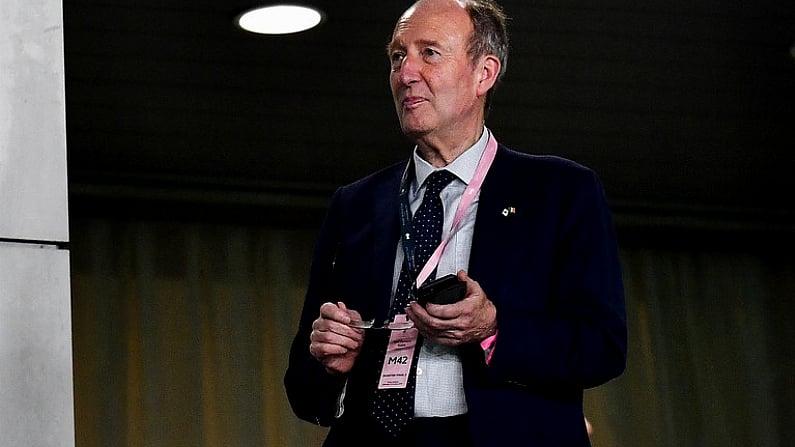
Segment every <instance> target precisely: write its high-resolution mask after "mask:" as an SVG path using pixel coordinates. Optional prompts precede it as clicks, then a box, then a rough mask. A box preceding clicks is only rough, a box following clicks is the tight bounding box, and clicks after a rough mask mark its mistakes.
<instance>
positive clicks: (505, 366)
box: [284, 145, 627, 447]
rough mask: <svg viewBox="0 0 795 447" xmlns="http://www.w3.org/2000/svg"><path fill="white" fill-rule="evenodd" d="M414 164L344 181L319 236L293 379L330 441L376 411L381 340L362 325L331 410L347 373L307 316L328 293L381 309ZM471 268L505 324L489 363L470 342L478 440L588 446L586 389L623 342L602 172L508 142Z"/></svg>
mask: <svg viewBox="0 0 795 447" xmlns="http://www.w3.org/2000/svg"><path fill="white" fill-rule="evenodd" d="M405 167H406V163H405V162H403V163H399V164H396V165H394V166H391V167H389V168H386V169H384V170H382V171H379V172H377V173H375V174H372V175H370V176H368V177H366V178H364V179H362V180H359V181H357V182H355V183H353V184H350V185H347V186H344V187H342V188H340V189H339V190H337V191H336V193H335V194H334V196H333V198H332V200H331V204H330V207H329V210H328V214H327V216H326V219H325V221H324V223H323V225H322V228H321V231H320V234H319V238H318V242H317V246H316V249H315V255H314V259H313V263H312V268H311V272H310V280H309V285H308V288H307V293H306V301H305V305H304V309H303V313H302V315H301V319H300V322H299V327H298V331H297V334H296V336H295V339H294V341H293V344H292V347H291V352H290V359H289V366H288V369H287V371H286V373H285V378H284V383H285V390H286V392H287V396H288V399H289V401H290V404H291V406H292V409H293V411H294V412H295V414H296V415H297V416H298V417H300V418H302V419H304V420H307V421H310V422H313V423H317V424H320V425H323V426H331V430H330V432H329V437H328V439H327V442H326V444H324V445H326V446H330V445H344V444H345V443H350V442H352V441H351V439H349V436H352V435H355V434H356V432H357V428H356V425H357V424H359V425H361V424H362V423H365V422H366V421H367V419H366V418H367V417H368V414H369V412H370V408H369V405H370V402H371V394H370V393H371V392H372V389H371V388H372V386H373V384H374V383H375V380H376V379H375V377H374V376H373V372H372V369H373V367H372V364H373V363H372V362H373V361H374V360H375V359H374V358H373V355H374V354H373V351H374V349H372V342H371V343H370V346H369V347H368V341H371V340H372V339H373V338H374V337H373V336H371V334H367V337H366V339H365V345H364V348H363V351H362V354H360V356H359V358H358V359H357V362H356V366H355V367H354V369H353V371H352V372H351V374H350V375H349V376H348V377H347V389H346V398H345V412H344V414H343V416H342V417H341V418H335V416H334V413H335V410H336V408H337V403H336V402H337V396H338V395H339V392H340V390H341V389H342V386H343V384H344V383H345V380H346V379H345V378H335V377H332V376H330V375H328V374H327V373H326V372H325V370H324V368H323V366H322V365H321V364H320V363H319V362H317V361H316V360H315V359H314V358H312V356H311V355H310V354H309V349H308V346H309V334H310V332H311V330H312V328H311V325H312V321H313V320H314V319H315V318H317V316H318V314H319V309H320V305H321V304H322V303H324V302H327V301H332V302H336V301H343V302H345V304H346V305H347V307H348V308H349V309H356V310H358V311H360V312H361V314H362V316H363V317H364V318H377V319H383V318H385V317H386V314H387V313H388V307H389V300H390V295H391V287H392V279H393V269H394V262H395V252H396V249H397V244H398V240H399V230H400V222H399V216H398V208H399V206H398V189H399V187H400V178H401V174H402V173H403V170H404V169H405ZM510 209H513V212H506V210H510ZM468 274H469V275H470V277H472V278H473V279H474V280H476V281H478V282H479V283H480V285H481V287H482V288H483V290H484V291H485V292H486V294H487V296H488V298H489V299H490V300H491V301H493V302H494V305H495V306H496V308H497V320H498V331H499V334H498V337H497V344H496V347H495V349H494V354H493V357H492V360H491V363H490V364H489V365H486V364H485V361H484V355H483V351H482V350H481V348H480V346H479V345H478V344H477V343H473V344H470V345H465V346H463V347H462V349H461V355H462V359H463V363H464V387H465V395H466V400H467V406H468V409H469V416H470V421H471V426H472V437H473V439H474V441H475V445H476V446H489V447H495V446H503V445H516V444H517V443H518V444H519V445H524V444H525V443H526V444H527V445H534V446H547V445H549V446H553V445H555V446H556V445H572V446H588V445H590V444H589V441H588V436H587V433H586V431H585V426H584V422H583V411H582V399H583V390H584V389H587V388H591V387H595V386H598V385H601V384H604V383H606V382H608V381H609V380H611V379H613V378H615V377H617V376H619V375H620V374H621V373H622V372H623V371H624V368H625V364H626V352H627V340H626V316H625V309H624V292H623V284H622V278H621V270H620V262H619V255H618V248H617V243H616V239H615V233H614V228H613V222H612V218H611V216H610V211H609V208H608V205H607V201H606V198H605V194H604V191H603V188H602V186H601V184H600V182H599V179H598V177H597V176H596V174H595V173H594V172H593V171H591V170H589V169H588V168H586V167H584V166H581V165H579V164H577V163H575V162H572V161H569V160H566V159H563V158H559V157H554V156H533V155H528V154H523V153H520V152H516V151H513V150H510V149H508V148H506V147H505V146H502V145H500V146H499V148H498V152H497V155H496V157H495V159H494V162H493V164H492V166H491V169H490V170H489V172H488V174H487V176H486V178H485V180H484V183H483V186H482V189H481V192H480V198H479V204H478V210H477V217H476V221H475V228H474V234H473V240H472V251H471V255H470V261H469V271H468ZM363 421H365V422H363Z"/></svg>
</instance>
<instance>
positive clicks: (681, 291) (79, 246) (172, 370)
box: [70, 218, 795, 447]
mask: <svg viewBox="0 0 795 447" xmlns="http://www.w3.org/2000/svg"><path fill="white" fill-rule="evenodd" d="M70 233H71V256H72V258H71V262H72V265H71V268H72V301H73V321H72V325H73V346H74V388H75V418H76V438H77V439H76V440H77V446H78V447H95V446H96V447H107V446H130V447H132V446H135V447H138V446H146V447H150V446H151V447H166V446H168V447H172V446H186V447H187V446H190V447H197V446H208V447H209V446H213V447H216V446H217V447H222V446H223V447H237V446H240V447H243V446H246V447H249V446H268V447H271V446H298V447H310V446H319V445H320V443H321V442H322V439H323V436H324V435H325V429H323V428H321V427H316V426H313V425H312V424H309V423H306V422H303V421H299V420H298V419H297V418H295V417H294V416H293V414H292V412H291V411H290V408H289V405H288V403H287V401H286V397H285V395H284V390H283V386H282V375H283V373H284V369H285V367H286V363H287V353H288V348H289V343H290V341H291V338H292V335H293V332H294V330H295V325H296V323H297V320H298V314H299V312H300V307H301V304H302V300H303V294H304V288H305V285H306V281H307V276H308V271H309V264H310V262H311V255H312V246H313V243H314V239H315V235H316V229H314V228H296V229H288V228H279V227H268V226H262V225H244V224H239V225H238V224H210V223H190V222H178V221H167V220H149V221H146V220H140V221H125V220H110V219H99V218H97V219H91V218H84V219H75V220H74V221H73V222H72V223H71V232H70ZM621 256H622V262H623V268H624V279H625V286H626V292H627V311H628V324H629V335H630V348H629V364H628V367H627V371H626V373H625V374H624V375H623V376H621V377H620V378H618V379H616V380H614V381H612V382H610V383H608V384H606V385H604V386H602V387H598V388H596V389H593V390H588V391H587V392H586V402H585V403H586V405H585V408H586V414H587V416H588V418H589V420H590V421H591V422H592V424H593V426H594V430H595V433H594V437H593V444H594V446H596V447H608V446H627V447H630V446H631V447H637V446H644V447H656V446H671V447H674V446H675V447H683V446H693V447H703V446H742V447H746V446H771V447H772V446H784V445H795V442H793V440H795V437H793V435H792V430H791V427H790V426H791V425H792V423H793V422H795V415H794V414H793V406H792V402H793V401H795V395H794V394H795V383H793V377H795V363H794V361H793V358H795V355H793V354H795V353H794V352H793V350H794V348H793V344H794V343H795V335H794V334H795V331H793V325H792V324H791V323H790V321H789V320H790V318H791V317H792V316H793V315H795V313H793V307H795V306H793V298H795V259H793V257H792V256H791V255H789V254H778V253H776V252H775V250H773V249H771V250H766V251H756V252H753V251H750V250H744V251H736V252H735V251H719V250H705V249H699V248H698V247H695V248H692V249H688V250H684V249H681V248H680V249H673V248H671V249H665V250H663V249H659V248H650V247H644V246H642V245H636V244H633V246H632V247H623V246H622V249H621Z"/></svg>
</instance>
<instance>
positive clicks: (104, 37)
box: [63, 0, 795, 219]
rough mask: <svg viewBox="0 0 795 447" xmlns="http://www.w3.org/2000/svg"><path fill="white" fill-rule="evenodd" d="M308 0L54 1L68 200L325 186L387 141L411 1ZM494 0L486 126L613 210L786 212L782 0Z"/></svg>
mask: <svg viewBox="0 0 795 447" xmlns="http://www.w3.org/2000/svg"><path fill="white" fill-rule="evenodd" d="M316 3H317V4H319V5H320V7H321V8H322V9H323V10H324V11H325V13H326V20H325V22H324V23H323V24H322V25H321V26H320V27H319V28H316V29H314V30H311V31H309V32H306V33H303V34H296V35H287V36H270V37H266V36H257V35H252V34H248V33H246V32H243V31H241V30H238V29H236V28H235V26H234V23H233V19H234V17H235V16H236V15H237V14H238V13H240V12H241V11H243V10H245V9H247V8H249V7H250V6H252V3H251V2H248V1H241V0H190V1H188V0H115V1H114V0H104V1H101V0H64V2H63V12H64V30H65V31H64V35H65V61H66V104H67V105H66V112H67V115H66V118H67V147H68V157H69V176H70V188H71V193H72V197H73V199H74V200H77V201H79V200H81V199H84V198H86V197H90V196H103V197H106V198H113V197H114V196H122V195H125V194H126V195H128V196H138V197H139V198H140V197H147V194H149V195H150V196H152V197H154V196H156V195H157V194H158V193H162V192H163V191H165V190H168V191H172V193H173V191H182V194H184V195H185V196H186V197H187V196H190V195H191V194H193V195H194V196H196V197H205V198H206V197H210V196H212V195H213V194H216V193H220V194H221V196H223V197H225V199H223V198H222V199H221V200H236V199H235V198H237V199H239V200H242V201H246V200H249V201H253V202H256V201H257V200H260V199H261V198H262V197H265V196H268V197H270V199H269V200H277V201H278V200H285V201H290V200H293V199H295V198H296V197H299V196H300V197H304V198H305V199H306V200H309V201H312V200H315V201H316V202H317V203H324V201H325V199H326V198H327V197H328V195H329V194H330V193H331V191H332V190H333V188H334V187H336V186H338V185H340V184H343V183H346V182H350V181H352V180H354V179H357V178H359V177H361V176H363V175H365V174H367V173H369V172H370V171H373V170H375V169H377V168H380V167H382V166H384V165H386V164H389V163H392V162H394V161H397V160H401V159H403V158H405V157H406V156H407V155H408V153H409V150H410V147H411V145H410V144H409V142H408V141H406V140H405V139H404V138H403V136H402V135H401V133H400V132H399V128H398V125H397V120H396V116H395V112H394V109H393V106H392V102H391V97H390V93H389V88H388V85H387V74H388V64H387V60H386V57H385V54H384V46H385V44H386V42H387V40H388V38H389V36H390V34H391V31H392V27H393V24H394V22H395V19H396V18H397V17H398V16H399V15H400V13H401V12H402V11H403V10H404V9H405V8H406V7H407V6H408V4H409V2H405V1H400V2H395V1H388V2H383V1H339V0H338V1H319V2H316ZM502 4H503V5H504V7H505V9H506V11H507V12H508V14H509V15H510V16H511V17H512V21H511V32H512V54H511V59H510V61H509V64H508V65H509V67H508V72H507V74H506V77H505V80H504V83H503V84H502V85H501V87H500V89H499V90H498V91H497V94H496V98H495V104H494V109H493V111H492V113H491V115H490V117H489V120H488V123H487V124H488V125H489V127H490V128H491V129H492V130H493V131H494V132H495V134H496V136H497V138H498V140H500V141H501V142H502V143H505V144H507V145H509V146H512V147H514V148H516V149H519V150H521V151H524V152H530V153H553V154H557V155H561V156H564V157H568V158H572V159H574V160H577V161H579V162H581V163H583V164H586V165H588V166H590V167H592V168H594V169H595V170H596V171H597V172H598V173H599V175H600V177H601V178H602V180H603V182H604V184H605V187H606V189H607V193H608V196H609V198H610V200H611V201H612V202H613V203H614V204H615V206H616V207H617V208H622V207H623V208H622V209H657V210H662V209H674V208H675V209H679V210H688V209H689V210H724V211H727V210H728V212H735V211H738V212H741V213H746V214H748V213H765V215H766V216H768V219H777V218H778V217H776V216H780V217H782V218H784V219H792V215H793V214H795V205H794V204H795V200H793V199H792V198H791V197H790V194H791V193H792V192H794V191H795V175H793V170H795V169H794V168H795V153H794V152H793V149H794V148H795V144H793V138H792V135H793V134H792V127H793V124H795V119H793V118H795V107H794V106H793V104H795V60H793V59H792V57H791V56H790V48H791V46H792V45H793V44H795V2H793V1H791V0H778V1H776V0H760V1H755V2H749V1H740V0H727V1H719V0H656V1H636V0H603V1H597V2H593V1H575V0H545V1H526V0H523V1H518V0H513V1H508V0H505V1H503V2H502ZM246 197H248V199H246ZM274 197H276V199H274ZM279 197H281V198H282V199H278V198H279ZM658 214H660V213H658ZM663 214H664V213H663Z"/></svg>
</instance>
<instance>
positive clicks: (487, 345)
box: [480, 332, 497, 365]
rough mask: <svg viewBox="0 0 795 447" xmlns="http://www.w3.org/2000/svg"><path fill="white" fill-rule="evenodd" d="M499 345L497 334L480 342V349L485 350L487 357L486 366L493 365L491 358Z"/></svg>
mask: <svg viewBox="0 0 795 447" xmlns="http://www.w3.org/2000/svg"><path fill="white" fill-rule="evenodd" d="M496 344H497V332H495V333H494V335H492V336H491V337H488V338H485V339H483V341H481V342H480V347H481V349H483V353H484V354H485V355H486V364H487V365H488V364H489V363H491V356H492V355H494V346H495V345H496Z"/></svg>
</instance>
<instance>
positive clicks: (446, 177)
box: [425, 169, 455, 195]
mask: <svg viewBox="0 0 795 447" xmlns="http://www.w3.org/2000/svg"><path fill="white" fill-rule="evenodd" d="M454 178H455V174H453V173H452V172H450V171H448V170H446V169H442V170H440V171H435V172H433V173H432V174H431V175H429V176H428V178H427V179H426V180H425V186H426V188H427V189H426V191H425V194H434V195H439V193H440V192H442V190H443V189H444V187H445V186H447V185H448V184H449V183H450V182H452V181H453V179H454Z"/></svg>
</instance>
